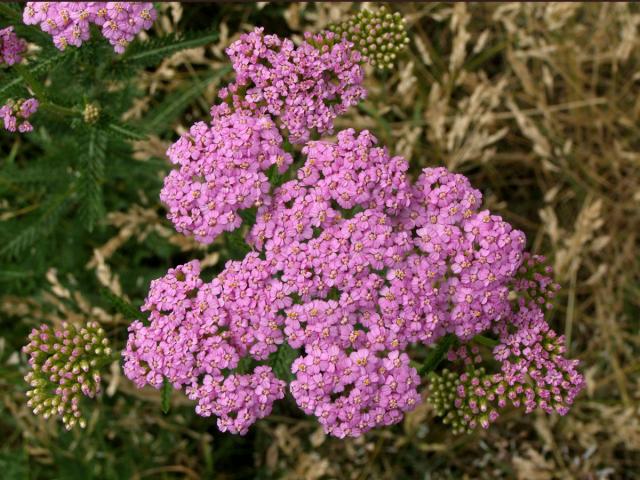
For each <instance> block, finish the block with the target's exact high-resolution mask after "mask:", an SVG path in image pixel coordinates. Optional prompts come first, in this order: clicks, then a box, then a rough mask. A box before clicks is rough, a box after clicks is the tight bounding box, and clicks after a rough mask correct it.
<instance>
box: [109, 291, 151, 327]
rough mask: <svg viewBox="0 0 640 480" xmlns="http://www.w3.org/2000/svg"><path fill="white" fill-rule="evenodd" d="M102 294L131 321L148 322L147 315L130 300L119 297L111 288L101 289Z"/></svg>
mask: <svg viewBox="0 0 640 480" xmlns="http://www.w3.org/2000/svg"><path fill="white" fill-rule="evenodd" d="M100 295H102V297H103V298H104V299H105V300H106V301H107V302H109V304H110V305H111V306H112V307H113V308H114V310H116V311H117V312H118V313H120V314H122V316H123V317H124V318H126V319H127V320H130V321H134V320H142V321H143V322H144V323H148V318H147V315H146V314H145V313H143V312H141V311H140V310H139V309H137V308H136V307H134V306H133V305H132V304H131V303H130V302H128V301H127V300H125V299H124V298H122V297H119V296H118V295H116V294H115V293H113V292H112V291H111V290H109V289H107V288H102V289H100Z"/></svg>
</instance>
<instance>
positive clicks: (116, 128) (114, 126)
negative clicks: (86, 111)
mask: <svg viewBox="0 0 640 480" xmlns="http://www.w3.org/2000/svg"><path fill="white" fill-rule="evenodd" d="M107 129H108V131H109V132H110V133H112V134H113V135H114V136H115V137H117V138H122V139H124V140H146V139H147V136H146V135H145V134H144V133H142V132H140V131H138V130H136V129H135V128H134V127H132V126H130V125H127V124H120V123H118V122H111V123H109V124H108V125H107Z"/></svg>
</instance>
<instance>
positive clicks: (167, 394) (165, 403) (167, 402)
mask: <svg viewBox="0 0 640 480" xmlns="http://www.w3.org/2000/svg"><path fill="white" fill-rule="evenodd" d="M172 391H173V387H172V386H171V382H170V381H169V380H167V379H166V378H165V379H164V380H163V381H162V387H161V388H160V403H161V408H162V413H164V414H165V415H166V414H167V413H169V409H170V408H171V392H172Z"/></svg>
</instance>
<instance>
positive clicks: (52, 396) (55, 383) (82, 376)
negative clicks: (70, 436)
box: [23, 322, 111, 430]
mask: <svg viewBox="0 0 640 480" xmlns="http://www.w3.org/2000/svg"><path fill="white" fill-rule="evenodd" d="M23 351H24V353H26V354H27V355H29V367H30V368H31V370H30V371H29V373H27V375H26V376H25V380H26V381H27V383H29V386H30V387H31V390H29V391H28V392H27V396H28V397H29V401H28V403H27V405H28V406H29V407H31V408H32V409H33V413H35V414H36V415H39V414H41V415H42V416H44V417H45V418H49V417H50V416H56V415H57V416H59V417H61V418H62V422H63V423H64V426H65V427H66V428H67V429H68V430H69V429H71V428H72V427H74V426H75V425H76V424H77V425H80V427H82V428H84V427H85V425H86V420H85V419H84V418H83V416H82V412H81V410H80V398H81V395H84V396H86V397H90V398H93V397H95V396H96V395H97V394H98V393H99V392H100V385H101V376H100V369H101V368H102V367H103V366H104V365H105V364H106V363H108V362H109V360H110V356H111V348H110V347H109V341H108V340H107V338H106V337H105V332H104V330H103V329H102V328H100V326H99V325H98V323H96V322H89V323H87V324H86V325H85V326H83V327H79V328H78V327H76V326H74V325H72V324H70V323H64V324H63V325H62V327H61V328H60V329H52V328H50V327H49V326H48V325H46V324H45V325H42V326H41V327H40V328H38V329H33V331H32V332H31V334H30V335H29V343H28V344H27V345H26V346H25V347H24V348H23Z"/></svg>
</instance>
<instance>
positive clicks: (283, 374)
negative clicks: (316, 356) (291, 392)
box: [269, 343, 299, 383]
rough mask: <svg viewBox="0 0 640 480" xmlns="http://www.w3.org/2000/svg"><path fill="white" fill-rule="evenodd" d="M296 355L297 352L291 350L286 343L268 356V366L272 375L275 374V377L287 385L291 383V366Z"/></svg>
mask: <svg viewBox="0 0 640 480" xmlns="http://www.w3.org/2000/svg"><path fill="white" fill-rule="evenodd" d="M298 355H299V352H298V351H297V350H295V349H293V348H291V347H290V346H289V344H288V343H283V344H281V345H280V346H279V347H278V350H276V351H275V352H274V353H272V354H271V355H270V356H269V365H271V368H273V373H275V374H276V377H278V378H279V379H280V380H284V381H286V382H287V383H288V382H290V381H292V380H293V373H292V372H291V365H292V364H293V361H294V360H295V359H296V358H297V357H298Z"/></svg>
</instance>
